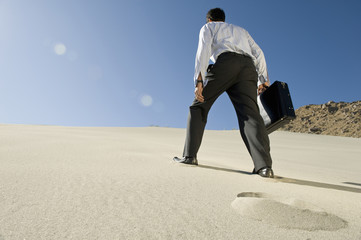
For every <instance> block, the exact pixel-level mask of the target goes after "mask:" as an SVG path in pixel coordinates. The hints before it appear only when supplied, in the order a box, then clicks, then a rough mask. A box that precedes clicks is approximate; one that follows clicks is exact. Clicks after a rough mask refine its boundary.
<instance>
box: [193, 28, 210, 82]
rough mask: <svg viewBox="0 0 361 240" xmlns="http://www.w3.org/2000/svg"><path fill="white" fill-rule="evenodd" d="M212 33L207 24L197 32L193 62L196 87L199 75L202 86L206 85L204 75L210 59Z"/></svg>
mask: <svg viewBox="0 0 361 240" xmlns="http://www.w3.org/2000/svg"><path fill="white" fill-rule="evenodd" d="M211 44H212V32H211V30H210V29H209V26H208V24H206V25H204V26H203V27H202V28H201V30H200V32H199V42H198V50H197V55H196V60H195V71H194V85H195V86H196V85H197V78H198V75H199V73H201V76H202V80H203V83H204V86H205V85H206V84H207V82H206V79H205V75H206V71H207V67H208V63H209V59H210V57H211Z"/></svg>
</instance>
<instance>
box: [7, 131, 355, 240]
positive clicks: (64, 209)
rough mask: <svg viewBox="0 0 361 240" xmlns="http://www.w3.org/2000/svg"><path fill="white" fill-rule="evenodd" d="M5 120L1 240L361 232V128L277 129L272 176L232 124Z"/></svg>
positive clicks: (269, 236)
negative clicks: (189, 127)
mask: <svg viewBox="0 0 361 240" xmlns="http://www.w3.org/2000/svg"><path fill="white" fill-rule="evenodd" d="M184 137H185V130H184V129H172V128H157V127H150V128H88V127H59V126H30V125H0V240H9V239H358V240H360V239H361V227H360V226H361V201H360V199H361V174H360V170H361V161H360V159H361V158H360V156H361V139H356V138H345V137H332V136H321V135H308V134H298V133H288V132H274V133H272V134H271V135H270V139H271V148H272V152H271V153H272V156H273V159H274V171H275V175H276V178H275V179H264V178H261V177H259V176H256V175H252V174H251V170H252V169H253V165H252V161H251V159H250V157H249V156H248V153H247V151H246V149H245V147H244V145H243V143H242V140H241V138H240V136H239V133H238V132H237V131H206V132H205V135H204V141H203V144H202V147H201V150H200V152H199V155H198V158H199V159H198V160H199V164H200V165H199V166H198V167H194V166H184V165H178V164H175V163H173V162H172V161H171V158H172V157H173V156H175V155H178V156H179V155H180V154H181V153H182V148H183V143H184Z"/></svg>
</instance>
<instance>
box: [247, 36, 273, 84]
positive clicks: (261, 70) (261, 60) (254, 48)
mask: <svg viewBox="0 0 361 240" xmlns="http://www.w3.org/2000/svg"><path fill="white" fill-rule="evenodd" d="M247 35H248V43H249V46H250V48H251V53H252V55H253V57H254V58H255V60H254V63H255V66H256V69H257V72H258V85H260V84H262V83H265V82H267V81H268V72H267V65H266V59H265V57H264V54H263V51H262V49H261V48H260V47H259V46H258V45H257V43H256V42H255V41H254V40H253V38H252V37H251V35H250V34H249V33H247Z"/></svg>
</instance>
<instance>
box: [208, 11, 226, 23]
mask: <svg viewBox="0 0 361 240" xmlns="http://www.w3.org/2000/svg"><path fill="white" fill-rule="evenodd" d="M208 19H209V20H212V21H221V22H224V21H225V20H226V15H225V14H224V11H223V10H222V9H220V8H213V9H211V10H209V11H208V13H207V17H206V20H207V22H208Z"/></svg>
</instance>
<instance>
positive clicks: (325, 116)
mask: <svg viewBox="0 0 361 240" xmlns="http://www.w3.org/2000/svg"><path fill="white" fill-rule="evenodd" d="M295 112H296V116H297V118H296V119H295V120H293V121H291V122H290V123H289V124H287V125H285V126H284V127H283V128H281V129H280V130H284V131H291V132H300V133H313V134H324V135H333V136H345V137H355V138H361V101H355V102H352V103H346V102H339V103H336V102H333V101H330V102H328V103H325V104H321V105H307V106H303V107H300V108H299V109H297V110H296V111H295Z"/></svg>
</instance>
